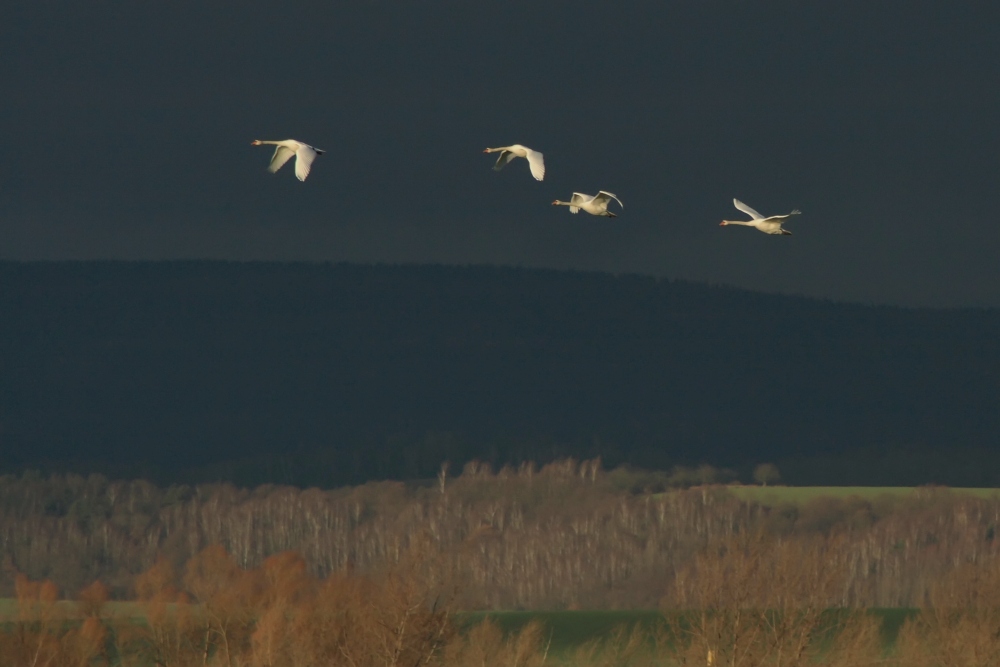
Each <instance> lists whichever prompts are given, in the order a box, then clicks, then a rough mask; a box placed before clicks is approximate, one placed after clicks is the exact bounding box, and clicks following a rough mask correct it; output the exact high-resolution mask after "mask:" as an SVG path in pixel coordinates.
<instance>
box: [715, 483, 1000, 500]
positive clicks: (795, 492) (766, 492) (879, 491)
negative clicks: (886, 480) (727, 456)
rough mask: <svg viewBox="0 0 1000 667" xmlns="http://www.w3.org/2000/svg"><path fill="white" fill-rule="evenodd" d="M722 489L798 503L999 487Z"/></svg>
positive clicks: (976, 492) (981, 492)
mask: <svg viewBox="0 0 1000 667" xmlns="http://www.w3.org/2000/svg"><path fill="white" fill-rule="evenodd" d="M726 490H727V491H729V492H730V493H732V494H733V495H734V496H736V497H737V498H739V499H740V500H747V501H754V502H758V503H760V504H762V505H783V504H792V505H798V504H802V503H807V502H809V501H810V500H815V499H816V498H839V499H845V498H861V499H863V500H878V499H880V498H886V497H889V498H910V497H913V496H915V495H917V494H918V493H930V492H933V493H953V494H956V495H961V494H968V495H972V496H975V497H977V498H996V497H998V496H1000V489H991V488H951V487H948V488H946V487H940V488H932V487H920V486H736V485H733V486H728V487H726Z"/></svg>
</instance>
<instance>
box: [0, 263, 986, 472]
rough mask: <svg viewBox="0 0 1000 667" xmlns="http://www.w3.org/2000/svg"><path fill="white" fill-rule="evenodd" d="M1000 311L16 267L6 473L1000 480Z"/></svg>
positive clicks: (358, 276) (451, 276)
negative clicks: (592, 470) (504, 471)
mask: <svg viewBox="0 0 1000 667" xmlns="http://www.w3.org/2000/svg"><path fill="white" fill-rule="evenodd" d="M998 340H1000V312H998V311H996V310H975V309H953V310H933V309H903V308H895V307H882V306H866V305H856V304H841V303H833V302H829V301H821V300H814V299H807V298H802V297H796V296H783V295H771V294H761V293H753V292H747V291H741V290H738V289H733V288H728V287H719V286H711V285H705V284H695V283H686V282H677V281H668V280H657V279H655V278H652V277H648V276H638V275H611V274H600V273H581V272H557V271H548V270H529V269H516V268H491V267H445V266H422V267H418V266H371V265H347V264H320V263H316V264H310V263H285V264H282V263H226V262H209V261H204V262H202V261H191V262H162V263H125V262H87V263H11V262H7V263H0V466H2V468H3V471H4V472H11V473H19V472H22V471H24V470H29V469H38V470H41V471H43V472H51V471H56V472H60V471H62V472H67V471H68V472H78V473H82V474H89V473H94V472H96V473H101V474H105V475H107V476H109V477H112V478H135V477H145V478H147V479H150V480H152V481H154V482H157V483H160V484H170V483H200V482H211V481H230V482H233V483H236V484H240V485H244V486H250V485H256V484H260V483H281V484H294V485H300V486H306V485H317V486H323V487H332V486H337V485H341V484H357V483H363V482H365V481H368V480H373V479H418V478H433V476H434V475H435V474H436V472H437V470H438V468H439V466H440V464H441V463H442V462H443V461H451V462H452V463H453V465H456V466H460V465H462V464H463V463H465V462H466V461H469V460H473V459H478V460H482V461H486V462H489V463H491V464H492V465H493V466H494V467H495V468H497V467H499V466H501V465H503V464H506V463H511V464H515V465H516V464H518V463H519V462H522V461H525V460H534V461H538V462H541V463H544V462H546V461H551V460H554V459H556V458H559V457H564V456H574V457H577V458H581V459H582V458H592V457H596V456H600V457H601V458H602V460H603V461H604V464H605V465H606V466H610V467H614V466H617V465H620V464H630V465H633V466H640V467H644V468H649V469H663V470H665V469H669V468H671V467H673V466H676V465H686V466H696V465H698V464H702V463H707V464H711V465H713V466H716V467H720V468H731V469H733V470H734V471H736V475H737V476H739V477H741V478H743V479H744V480H747V479H748V477H749V474H748V472H747V471H748V470H749V469H750V468H751V467H752V466H753V465H754V464H755V463H760V462H763V461H772V462H775V463H778V464H779V466H780V468H781V470H782V473H783V475H784V479H785V480H786V481H787V482H789V483H793V484H810V483H826V484H878V485H891V484H900V485H912V484H924V483H940V484H948V485H952V486H986V485H995V484H1000V465H997V464H998V463H1000V457H998V456H997V454H996V452H995V451H994V450H995V446H996V434H997V433H998V432H1000V428H998V427H1000V413H998V411H997V410H996V399H997V396H998V395H1000V392H998V389H1000V347H998V345H997V341H998Z"/></svg>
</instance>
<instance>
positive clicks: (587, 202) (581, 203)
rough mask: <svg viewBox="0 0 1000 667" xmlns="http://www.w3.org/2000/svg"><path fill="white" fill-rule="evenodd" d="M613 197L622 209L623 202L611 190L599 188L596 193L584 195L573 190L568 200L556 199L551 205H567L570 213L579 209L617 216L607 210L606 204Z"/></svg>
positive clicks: (607, 216) (592, 213) (607, 215)
mask: <svg viewBox="0 0 1000 667" xmlns="http://www.w3.org/2000/svg"><path fill="white" fill-rule="evenodd" d="M612 199H614V200H615V201H616V202H618V205H619V206H621V207H622V208H623V209H624V208H625V204H623V203H622V200H621V199H619V198H618V197H616V196H615V195H614V193H612V192H606V191H604V190H601V191H600V192H598V193H597V194H596V195H585V194H582V193H580V192H574V193H573V196H572V197H570V200H569V201H559V200H558V199H557V200H555V201H554V202H552V205H553V206H569V212H570V213H577V212H579V211H585V212H587V213H589V214H591V215H603V216H604V217H606V218H617V217H618V216H617V215H616V214H614V213H612V212H611V211H609V210H608V204H609V203H611V200H612Z"/></svg>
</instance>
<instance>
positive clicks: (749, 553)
mask: <svg viewBox="0 0 1000 667" xmlns="http://www.w3.org/2000/svg"><path fill="white" fill-rule="evenodd" d="M844 547H845V541H844V540H842V539H839V538H829V537H821V536H810V537H807V538H799V539H788V538H778V539H774V538H771V537H769V536H768V535H767V534H765V533H763V532H761V531H758V532H753V533H743V534H739V535H735V536H733V537H730V538H727V539H724V540H720V541H718V542H715V543H712V544H710V545H709V546H708V548H707V549H706V550H705V551H703V552H702V553H700V554H698V555H697V556H696V557H695V558H694V559H693V561H692V563H691V565H690V566H689V567H688V568H687V571H686V572H685V573H684V574H683V575H682V576H681V577H678V579H677V582H676V584H675V588H674V590H673V591H671V594H670V595H669V596H668V597H667V598H666V600H665V601H666V602H667V603H668V604H669V605H670V607H671V608H672V609H673V610H674V612H675V613H677V614H680V617H681V618H682V619H683V622H681V623H678V624H677V628H676V630H675V634H676V639H675V641H674V642H672V643H671V644H670V651H669V652H670V653H671V654H672V655H673V657H674V659H675V661H676V662H677V663H678V664H681V665H689V664H690V665H694V664H705V663H706V662H707V663H709V664H718V665H727V666H729V667H751V666H755V665H773V666H774V667H805V666H806V665H836V664H851V663H850V662H845V661H850V660H855V659H857V658H858V657H863V656H877V655H878V654H879V652H880V650H881V639H880V636H879V631H878V629H879V622H878V620H877V619H875V618H872V617H870V616H868V615H866V614H865V612H864V610H862V609H853V610H837V609H836V607H837V603H838V601H839V598H840V593H841V591H842V589H843V586H844V582H845V581H846V579H847V571H846V568H845V566H844V564H843V560H842V559H838V558H836V557H835V554H836V552H837V551H839V550H841V549H843V548H844Z"/></svg>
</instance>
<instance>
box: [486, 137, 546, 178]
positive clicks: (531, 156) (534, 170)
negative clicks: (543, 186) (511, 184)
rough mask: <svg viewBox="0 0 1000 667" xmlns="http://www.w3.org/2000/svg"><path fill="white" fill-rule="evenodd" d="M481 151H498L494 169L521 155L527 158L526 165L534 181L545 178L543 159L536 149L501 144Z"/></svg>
mask: <svg viewBox="0 0 1000 667" xmlns="http://www.w3.org/2000/svg"><path fill="white" fill-rule="evenodd" d="M483 152H484V153H500V157H499V158H497V163H496V164H495V165H493V170H494V171H500V170H501V169H503V168H504V165H506V164H507V163H508V162H510V161H511V160H513V159H514V158H516V157H523V158H526V159H527V160H528V166H529V167H530V168H531V175H532V176H534V177H535V180H536V181H540V180H542V179H543V178H545V160H544V158H543V156H542V154H541V153H539V152H538V151H533V150H531V149H530V148H528V147H527V146H522V145H521V144H514V145H513V146H501V147H500V148H487V149H486V150H484V151H483Z"/></svg>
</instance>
